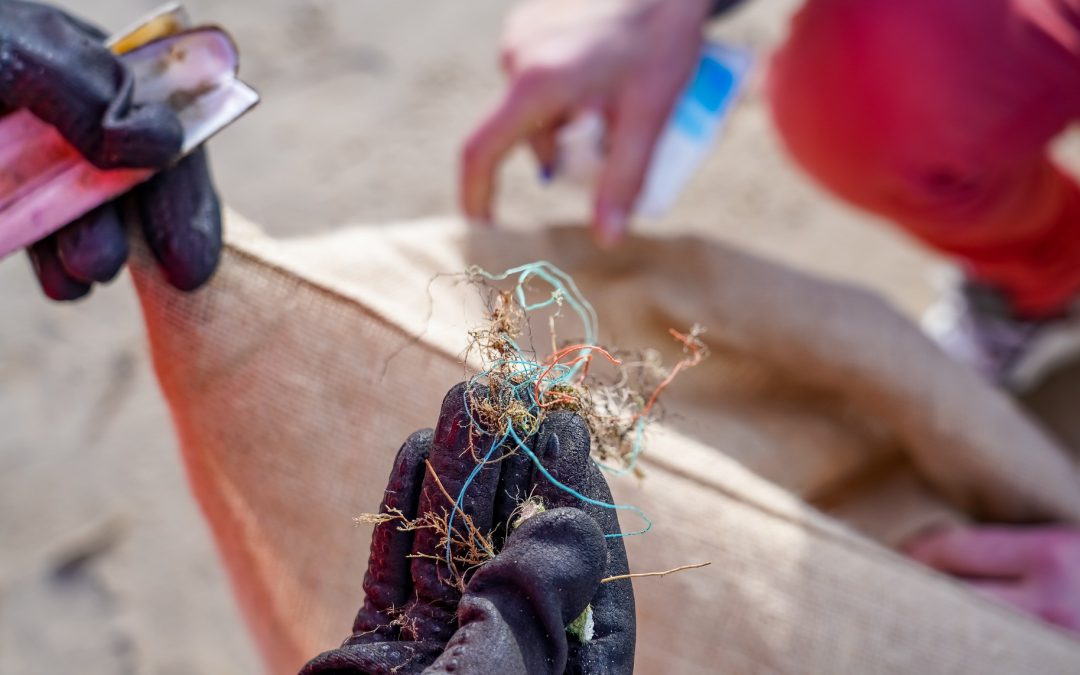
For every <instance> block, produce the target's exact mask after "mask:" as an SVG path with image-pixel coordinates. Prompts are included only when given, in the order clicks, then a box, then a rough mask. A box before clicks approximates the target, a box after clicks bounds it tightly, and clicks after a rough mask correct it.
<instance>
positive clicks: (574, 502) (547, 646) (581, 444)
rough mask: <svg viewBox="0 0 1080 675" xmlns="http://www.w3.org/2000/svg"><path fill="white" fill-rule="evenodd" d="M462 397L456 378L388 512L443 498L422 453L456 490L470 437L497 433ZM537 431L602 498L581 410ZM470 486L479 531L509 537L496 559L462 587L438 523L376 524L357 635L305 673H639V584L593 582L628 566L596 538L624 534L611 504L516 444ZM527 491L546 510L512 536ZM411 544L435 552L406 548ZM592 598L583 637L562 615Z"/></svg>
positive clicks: (480, 440)
mask: <svg viewBox="0 0 1080 675" xmlns="http://www.w3.org/2000/svg"><path fill="white" fill-rule="evenodd" d="M481 393H482V392H477V391H475V390H474V392H473V394H472V395H474V396H475V395H478V394H481ZM464 395H465V389H464V386H463V385H458V386H456V387H454V388H453V389H451V390H450V392H449V393H448V394H447V395H446V398H445V399H444V401H443V405H442V412H441V414H440V416H439V423H438V426H437V428H436V430H435V432H434V433H432V431H431V430H424V431H418V432H417V433H415V434H413V435H412V436H411V437H409V439H408V440H407V441H406V442H405V445H403V446H402V447H401V450H399V451H398V455H397V459H396V460H395V462H394V468H393V471H392V472H391V475H390V482H389V484H388V485H387V486H386V493H385V495H384V497H383V502H382V509H381V512H382V513H388V512H390V510H391V509H397V510H400V511H401V512H402V513H403V514H404V515H405V517H406V518H409V519H414V518H416V517H417V515H418V514H423V513H425V512H429V511H434V512H436V513H438V514H442V513H444V509H448V508H449V506H450V505H449V503H448V500H447V499H446V497H445V496H444V495H443V494H442V491H441V490H439V489H438V486H437V485H436V484H435V481H434V480H433V479H432V478H431V476H430V474H429V473H428V472H427V471H426V467H425V465H424V460H425V459H428V460H429V461H430V462H431V465H432V468H433V469H434V471H435V473H436V474H437V475H438V476H439V478H440V480H441V481H442V483H443V485H444V486H445V487H446V490H447V491H448V492H449V493H450V494H451V495H453V496H455V497H456V496H457V494H458V492H459V491H460V488H461V485H462V484H463V483H464V482H465V479H466V477H467V476H468V474H469V472H471V471H472V470H473V468H474V467H475V466H476V464H475V461H474V460H473V458H472V454H471V453H470V452H469V447H470V446H469V443H470V437H471V439H472V440H473V441H475V442H476V443H477V446H476V447H479V448H483V449H486V448H487V447H488V446H487V445H485V442H486V443H491V440H492V437H491V436H489V435H486V434H478V433H476V432H475V430H474V429H471V428H470V425H469V419H468V415H467V413H466V409H465V405H464ZM531 442H532V447H533V451H534V452H535V453H536V454H537V456H538V457H539V459H540V460H541V462H542V463H543V464H544V466H545V467H546V468H547V469H548V471H550V472H551V474H552V475H553V476H555V477H556V478H557V479H558V480H559V481H561V482H563V483H565V484H567V485H569V486H571V487H573V488H574V489H576V490H578V491H579V492H581V493H582V494H584V495H587V496H589V497H591V498H593V499H596V500H599V501H603V502H606V503H610V501H611V494H610V492H609V490H608V487H607V483H606V482H605V481H604V478H603V476H602V475H601V474H600V472H599V470H598V469H597V467H596V465H595V464H594V463H593V462H592V461H591V460H590V459H589V445H590V443H589V434H588V430H587V429H586V427H585V424H584V422H583V421H582V420H581V419H580V418H579V417H577V416H576V415H573V414H571V413H566V412H558V413H553V414H551V415H550V416H549V417H548V418H547V420H546V421H545V422H544V424H543V426H542V427H541V429H540V432H539V433H538V434H537V435H536V436H535V437H533V438H532V439H531ZM496 456H499V455H498V454H497V455H496ZM466 494H467V496H466V499H465V500H464V505H463V509H464V511H465V513H468V514H469V516H470V517H471V518H472V519H473V522H474V523H475V524H476V526H477V528H479V529H480V530H481V531H485V532H486V531H489V530H494V531H495V533H496V539H497V540H499V539H504V540H505V545H503V546H502V548H501V550H500V551H499V552H498V555H496V556H495V558H494V560H492V561H490V562H488V563H487V564H485V565H484V566H482V567H481V568H480V569H479V570H478V571H476V572H475V573H474V574H473V575H472V576H471V578H467V583H466V585H465V592H464V593H460V592H459V591H458V590H457V589H456V588H454V587H453V586H452V585H449V584H447V583H445V581H444V580H445V579H448V578H450V571H449V568H448V567H447V565H446V563H445V561H444V560H443V558H442V555H443V553H444V549H443V548H442V547H441V546H439V536H438V535H437V534H436V533H434V532H433V531H431V530H428V529H420V530H416V531H414V532H403V531H401V530H400V529H399V527H398V524H397V523H395V522H386V523H382V524H379V525H377V526H376V527H375V531H374V533H373V535H372V540H371V558H370V560H369V562H368V571H367V575H366V576H365V577H364V593H365V596H366V597H365V599H364V604H363V607H361V609H360V611H359V613H358V614H357V616H356V621H355V622H354V624H353V635H352V636H351V637H350V638H348V639H347V640H346V641H345V643H344V644H343V645H342V646H341V647H339V648H338V649H334V650H332V651H329V652H325V653H323V654H321V655H319V656H318V657H316V658H315V659H314V660H312V661H311V662H310V663H308V665H307V666H305V667H304V669H303V670H302V671H301V673H302V675H315V674H319V675H327V674H329V673H350V674H355V673H372V674H383V673H386V674H389V673H401V674H406V675H407V674H409V673H420V672H425V673H456V674H458V675H460V674H463V673H505V674H507V675H515V674H518V673H529V674H534V673H535V674H539V673H556V674H557V673H564V672H565V673H630V672H632V671H633V667H634V640H635V617H634V596H633V589H632V587H631V584H630V581H628V580H619V581H613V582H610V583H606V584H601V583H600V579H601V578H603V577H604V576H605V575H618V574H625V573H626V571H627V561H626V551H625V548H624V547H623V544H622V540H621V539H619V538H609V539H605V538H604V537H603V533H604V532H618V531H619V530H618V527H619V525H618V521H617V519H616V518H615V514H614V512H613V511H611V510H609V509H604V508H602V507H598V506H590V505H588V504H585V503H583V502H581V501H580V500H578V499H577V498H575V497H574V496H572V495H570V494H568V493H566V492H564V491H562V490H560V489H558V488H556V487H555V486H554V485H553V484H551V483H550V482H549V481H548V480H547V479H545V478H544V477H543V476H542V475H540V474H539V472H537V471H535V470H534V467H533V465H532V463H531V461H530V460H529V458H528V457H527V456H525V454H524V453H521V452H518V453H515V454H513V455H510V456H508V457H506V458H505V459H503V460H502V461H501V462H494V463H489V464H487V465H486V466H485V467H484V468H483V469H482V470H481V471H480V472H479V474H478V475H477V478H476V479H475V480H474V482H473V483H472V485H471V486H470V488H469V490H468V492H467V493H466ZM529 495H534V496H539V497H540V498H541V500H542V501H543V504H544V506H545V507H546V508H547V509H548V510H546V511H544V512H543V513H540V514H538V515H535V516H533V517H532V518H530V519H528V520H526V521H525V522H524V523H522V524H521V525H520V526H519V527H517V529H514V530H513V531H512V532H510V534H509V536H506V533H507V531H508V529H509V525H508V523H509V521H510V519H511V514H512V513H513V511H514V509H515V508H516V507H517V505H518V503H519V502H520V501H521V500H522V499H524V498H525V497H526V496H529ZM458 523H460V519H459V520H458V522H457V523H455V528H457V526H458ZM416 553H421V554H430V555H433V556H435V557H436V559H432V558H429V557H409V556H410V554H416ZM588 605H591V607H592V615H593V621H594V629H593V635H592V639H591V640H589V641H588V642H585V643H583V642H581V641H579V640H578V638H577V637H574V636H569V635H568V634H567V632H566V626H567V625H568V624H570V623H571V622H572V621H574V620H575V619H576V618H578V617H579V616H580V615H581V613H582V611H583V610H584V609H585V608H586V606H588Z"/></svg>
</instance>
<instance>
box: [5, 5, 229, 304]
mask: <svg viewBox="0 0 1080 675" xmlns="http://www.w3.org/2000/svg"><path fill="white" fill-rule="evenodd" d="M104 39H105V35H104V33H102V32H101V31H99V30H97V29H96V28H94V27H92V26H89V25H87V24H85V23H83V22H81V21H79V20H77V19H75V18H73V17H71V16H69V15H67V14H66V13H64V12H62V11H60V10H58V9H55V8H53V7H49V6H46V5H40V4H36V3H30V2H18V1H16V0H0V114H3V113H6V112H8V111H11V110H14V109H17V108H28V109H29V110H30V111H31V112H33V113H34V115H36V116H37V117H39V118H40V119H42V120H44V121H45V122H48V123H49V124H51V125H53V126H54V127H56V128H57V130H59V132H60V133H61V134H62V135H63V136H64V138H65V139H67V141H68V142H69V143H71V144H72V145H73V146H74V147H75V148H76V149H77V150H79V152H81V153H82V154H83V155H84V156H85V157H86V158H87V160H89V161H90V162H91V163H92V164H94V165H95V166H97V167H99V168H102V169H110V168H118V167H128V168H153V169H160V168H163V167H167V166H169V165H170V164H172V163H173V162H174V161H175V160H176V158H177V155H178V154H179V152H180V145H181V142H182V130H181V128H180V122H179V121H178V120H177V118H176V115H175V114H173V112H172V111H171V110H169V109H168V107H167V106H165V105H163V104H156V105H144V106H135V105H132V103H131V94H132V89H133V81H132V77H131V74H130V73H129V72H128V71H127V70H126V69H125V68H124V66H123V64H122V63H121V62H120V60H119V59H117V58H116V56H114V55H113V54H112V53H111V52H109V51H108V50H107V49H105V47H104V46H102V43H103V41H104ZM128 224H131V225H132V226H138V227H139V228H141V229H142V231H143V234H144V235H145V236H146V239H147V241H148V242H149V244H150V250H151V251H153V253H154V255H155V256H156V257H157V259H158V261H159V263H160V264H161V267H162V269H163V270H164V272H165V277H166V278H167V279H168V280H169V283H171V284H172V285H173V286H175V287H176V288H178V289H181V290H193V289H195V288H197V287H199V286H201V285H202V284H203V283H205V282H206V281H207V280H208V279H209V278H210V276H211V275H212V274H213V272H214V269H215V268H216V267H217V261H218V258H219V257H220V254H221V210H220V206H219V203H218V198H217V195H216V193H215V192H214V187H213V184H212V182H211V179H210V172H209V169H208V167H207V163H206V158H205V156H204V154H203V153H202V152H196V153H193V154H192V155H189V156H188V157H186V158H184V159H182V160H180V161H179V162H178V163H176V165H175V166H172V168H170V169H169V170H167V171H163V172H161V173H159V174H157V175H156V176H155V177H154V178H152V179H150V181H148V182H147V183H144V184H143V185H141V186H139V187H137V188H135V189H134V190H132V191H131V192H130V193H129V194H128V195H126V196H124V197H122V198H121V199H119V200H116V201H115V202H112V203H109V204H105V205H104V206H101V207H99V208H97V209H95V210H94V211H91V212H90V213H88V214H87V215H85V216H83V217H82V218H80V219H78V220H77V221H75V222H74V223H71V224H70V225H68V226H67V227H65V228H64V229H62V230H60V231H59V232H57V233H55V234H53V235H51V236H49V237H47V238H45V239H43V240H42V241H40V242H38V243H36V244H34V245H33V246H31V247H30V249H29V253H30V259H31V261H32V262H33V265H34V271H35V273H36V274H37V277H38V279H39V280H40V282H41V286H42V289H43V290H44V291H45V294H46V295H48V296H49V297H50V298H53V299H54V300H73V299H75V298H79V297H82V296H84V295H86V294H87V293H88V292H90V288H91V286H92V284H93V283H94V282H104V281H109V280H111V279H112V278H113V277H115V276H116V274H117V273H118V272H119V271H120V268H121V267H123V264H124V262H125V261H126V260H127V255H128V244H127V239H126V236H125V230H126V225H128Z"/></svg>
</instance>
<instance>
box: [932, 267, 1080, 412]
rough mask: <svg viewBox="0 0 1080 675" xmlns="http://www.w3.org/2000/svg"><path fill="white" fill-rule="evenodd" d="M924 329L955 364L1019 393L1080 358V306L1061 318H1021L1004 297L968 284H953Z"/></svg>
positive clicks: (1075, 305)
mask: <svg viewBox="0 0 1080 675" xmlns="http://www.w3.org/2000/svg"><path fill="white" fill-rule="evenodd" d="M922 328H923V332H925V333H926V334H927V335H928V336H930V338H931V339H932V340H934V342H936V343H937V344H938V346H940V347H941V348H942V350H944V351H945V353H946V354H948V355H949V356H951V357H952V358H953V359H955V360H956V361H959V362H961V363H964V364H967V365H969V366H971V367H972V368H974V369H975V370H976V371H977V372H978V373H980V374H981V375H982V376H983V377H985V378H986V379H987V380H990V381H991V382H993V383H995V384H997V385H1000V386H1002V387H1004V388H1006V389H1008V390H1010V391H1012V392H1015V393H1022V392H1025V391H1028V390H1031V389H1033V388H1034V387H1035V386H1036V385H1038V384H1039V383H1040V382H1041V381H1042V380H1043V379H1044V378H1045V377H1046V376H1047V375H1049V374H1050V373H1051V372H1052V371H1053V370H1054V369H1056V368H1057V367H1059V366H1061V365H1064V364H1065V363H1066V362H1068V361H1070V360H1072V359H1073V358H1074V357H1076V356H1080V301H1078V302H1074V303H1073V304H1072V306H1071V307H1070V309H1069V310H1068V311H1067V312H1066V313H1065V314H1064V315H1062V316H1060V317H1055V318H1052V319H1042V320H1030V319H1020V318H1017V317H1016V316H1015V315H1014V314H1013V313H1012V310H1011V309H1010V307H1009V305H1008V302H1007V301H1006V299H1005V298H1004V297H1003V296H1002V295H1001V293H999V292H998V291H996V290H994V289H992V288H989V287H987V286H983V285H980V284H978V283H976V282H973V281H971V280H970V279H959V280H954V281H953V283H952V289H951V290H949V291H948V292H946V293H944V294H943V295H942V297H941V299H939V300H938V302H937V303H935V304H934V305H933V306H932V307H931V308H930V309H929V310H927V312H926V314H925V315H923V319H922Z"/></svg>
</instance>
